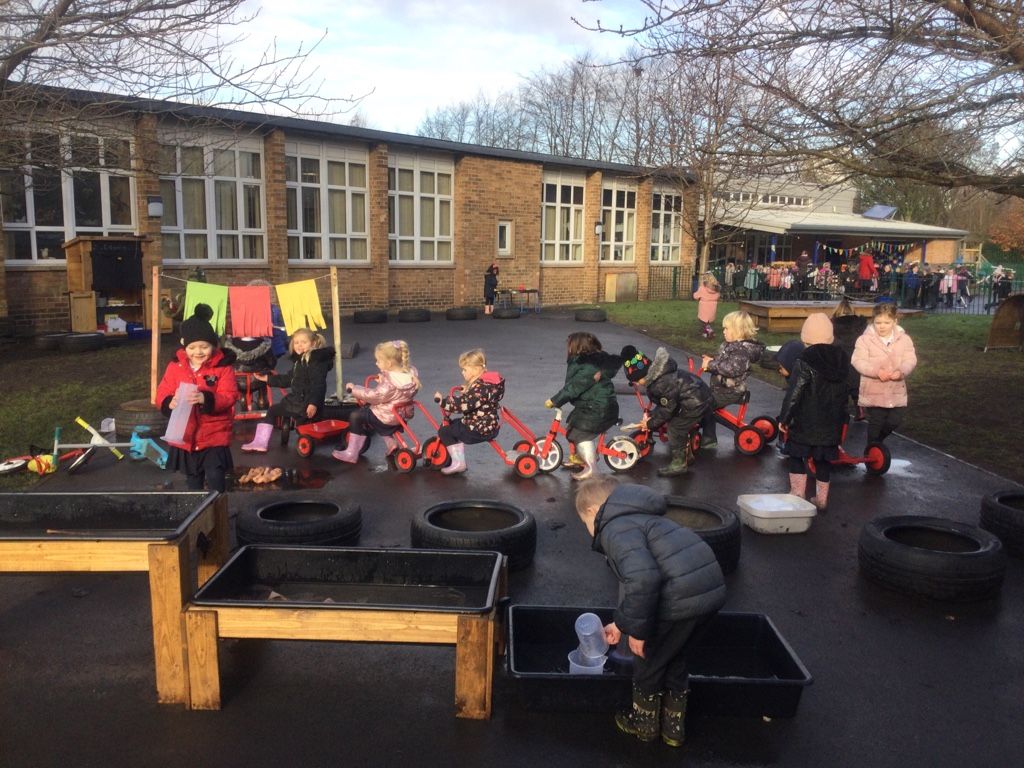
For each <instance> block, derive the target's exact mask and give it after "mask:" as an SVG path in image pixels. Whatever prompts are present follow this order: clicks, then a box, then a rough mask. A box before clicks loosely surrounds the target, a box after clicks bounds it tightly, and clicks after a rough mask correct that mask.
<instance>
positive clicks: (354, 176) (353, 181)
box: [348, 163, 366, 188]
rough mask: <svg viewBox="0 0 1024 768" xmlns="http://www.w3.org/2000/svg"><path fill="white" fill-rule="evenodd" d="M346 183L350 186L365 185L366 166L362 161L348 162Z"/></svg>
mask: <svg viewBox="0 0 1024 768" xmlns="http://www.w3.org/2000/svg"><path fill="white" fill-rule="evenodd" d="M348 185H349V186H350V187H362V188H365V187H366V166H365V165H363V164H362V163H350V164H349V166H348Z"/></svg>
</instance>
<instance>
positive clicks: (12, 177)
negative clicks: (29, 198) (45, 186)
mask: <svg viewBox="0 0 1024 768" xmlns="http://www.w3.org/2000/svg"><path fill="white" fill-rule="evenodd" d="M0 208H2V209H3V220H4V221H6V222H11V223H21V224H24V223H25V222H27V221H28V206H27V205H26V204H25V176H24V174H21V173H14V172H12V171H0Z"/></svg>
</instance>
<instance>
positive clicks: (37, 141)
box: [30, 133, 64, 246]
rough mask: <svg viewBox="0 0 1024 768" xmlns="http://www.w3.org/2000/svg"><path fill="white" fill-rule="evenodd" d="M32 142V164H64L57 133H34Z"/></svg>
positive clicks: (55, 165)
mask: <svg viewBox="0 0 1024 768" xmlns="http://www.w3.org/2000/svg"><path fill="white" fill-rule="evenodd" d="M30 144H31V146H30V150H31V152H32V165H47V166H50V167H54V168H58V167H60V166H62V165H64V155H63V153H62V150H61V147H60V139H59V138H57V136H56V135H55V134H52V133H34V134H32V139H31V141H30ZM37 246H38V243H37Z"/></svg>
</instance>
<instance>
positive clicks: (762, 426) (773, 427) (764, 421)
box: [750, 416, 779, 443]
mask: <svg viewBox="0 0 1024 768" xmlns="http://www.w3.org/2000/svg"><path fill="white" fill-rule="evenodd" d="M750 426H752V427H753V428H754V429H756V430H757V431H758V432H760V433H761V434H762V435H764V441H765V442H766V443H770V442H771V441H772V440H774V439H775V437H776V435H778V434H779V422H777V421H776V420H775V419H773V418H772V417H771V416H758V417H757V418H756V419H754V420H753V421H752V422H750Z"/></svg>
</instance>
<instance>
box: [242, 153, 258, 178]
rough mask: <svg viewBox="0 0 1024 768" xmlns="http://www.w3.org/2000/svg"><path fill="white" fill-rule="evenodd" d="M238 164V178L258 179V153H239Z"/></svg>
mask: <svg viewBox="0 0 1024 768" xmlns="http://www.w3.org/2000/svg"><path fill="white" fill-rule="evenodd" d="M238 163H239V165H240V166H241V173H240V174H239V175H240V176H242V177H243V178H246V179H258V178H260V153H259V152H239V153H238Z"/></svg>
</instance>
